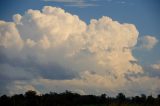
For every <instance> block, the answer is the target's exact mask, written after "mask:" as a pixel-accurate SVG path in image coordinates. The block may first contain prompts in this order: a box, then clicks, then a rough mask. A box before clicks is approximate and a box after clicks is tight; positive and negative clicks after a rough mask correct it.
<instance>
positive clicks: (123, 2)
mask: <svg viewBox="0 0 160 106" xmlns="http://www.w3.org/2000/svg"><path fill="white" fill-rule="evenodd" d="M158 10H160V1H159V0H1V1H0V95H3V94H7V95H13V94H17V93H18V94H19V93H24V92H26V91H27V90H35V91H37V92H38V93H47V92H50V91H53V92H54V91H55V92H64V91H65V90H70V91H73V92H77V93H80V94H95V95H99V94H102V93H106V94H107V95H109V96H115V95H116V94H117V93H119V92H123V93H124V94H126V95H127V96H135V95H140V94H146V95H151V94H152V95H154V96H156V95H157V94H160V55H159V53H160V43H159V40H160V30H159V28H160V20H159V19H160V14H159V12H158Z"/></svg>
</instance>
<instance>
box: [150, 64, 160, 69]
mask: <svg viewBox="0 0 160 106" xmlns="http://www.w3.org/2000/svg"><path fill="white" fill-rule="evenodd" d="M151 67H152V68H153V69H155V70H160V64H153V65H151Z"/></svg>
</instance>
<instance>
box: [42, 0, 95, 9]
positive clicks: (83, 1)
mask: <svg viewBox="0 0 160 106" xmlns="http://www.w3.org/2000/svg"><path fill="white" fill-rule="evenodd" d="M43 1H45V2H59V3H64V4H65V6H74V7H80V8H82V7H90V6H98V5H97V4H95V3H93V2H95V1H96V0H90V1H87V0H43Z"/></svg>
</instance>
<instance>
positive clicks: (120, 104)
mask: <svg viewBox="0 0 160 106" xmlns="http://www.w3.org/2000/svg"><path fill="white" fill-rule="evenodd" d="M0 106H160V95H158V96H157V98H154V97H152V95H150V96H146V95H144V94H142V95H141V96H135V97H132V98H128V97H126V96H125V95H124V94H123V93H119V94H118V95H117V96H116V97H115V98H114V97H108V96H106V94H102V95H100V96H95V95H80V94H77V93H73V92H70V91H66V92H63V93H59V94H58V93H55V92H50V93H48V94H42V95H37V93H36V92H35V91H27V92H26V93H25V94H24V95H23V94H16V95H13V96H11V97H10V96H6V95H3V96H1V97H0Z"/></svg>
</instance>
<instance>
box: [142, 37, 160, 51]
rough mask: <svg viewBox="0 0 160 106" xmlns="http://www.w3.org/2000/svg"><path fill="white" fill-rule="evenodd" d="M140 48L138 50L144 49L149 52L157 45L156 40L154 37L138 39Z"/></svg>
mask: <svg viewBox="0 0 160 106" xmlns="http://www.w3.org/2000/svg"><path fill="white" fill-rule="evenodd" d="M139 42H140V46H139V48H144V49H147V50H150V49H152V48H154V46H155V45H156V44H157V43H158V39H157V38H156V37H154V36H150V35H146V36H144V37H141V38H140V39H139Z"/></svg>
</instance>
